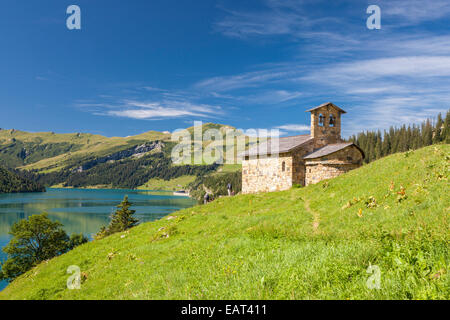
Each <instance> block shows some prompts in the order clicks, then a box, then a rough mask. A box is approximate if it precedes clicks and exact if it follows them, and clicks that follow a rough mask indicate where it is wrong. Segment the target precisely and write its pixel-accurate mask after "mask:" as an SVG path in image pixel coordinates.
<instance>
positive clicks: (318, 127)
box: [306, 102, 346, 149]
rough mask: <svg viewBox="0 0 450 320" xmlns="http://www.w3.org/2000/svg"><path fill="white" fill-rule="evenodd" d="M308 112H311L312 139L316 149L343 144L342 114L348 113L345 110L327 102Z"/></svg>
mask: <svg viewBox="0 0 450 320" xmlns="http://www.w3.org/2000/svg"><path fill="white" fill-rule="evenodd" d="M306 112H311V137H312V138H314V149H318V148H321V147H323V146H326V145H327V144H333V143H339V142H342V139H341V114H343V113H346V112H345V111H344V110H342V109H341V108H339V107H338V106H336V105H334V104H333V103H331V102H327V103H324V104H321V105H320V106H318V107H315V108H312V109H309V110H307V111H306Z"/></svg>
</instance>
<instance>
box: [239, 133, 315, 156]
mask: <svg viewBox="0 0 450 320" xmlns="http://www.w3.org/2000/svg"><path fill="white" fill-rule="evenodd" d="M273 139H274V138H272V139H271V140H273ZM271 140H267V141H266V142H262V143H260V144H259V145H257V146H255V147H253V148H250V149H249V150H247V151H245V152H244V153H243V154H242V155H243V156H256V155H267V154H271V153H277V150H276V144H275V145H274V150H271V147H272V145H271ZM311 140H312V137H311V136H310V135H309V134H303V135H298V136H291V137H283V138H279V139H278V141H279V142H278V153H284V152H289V151H291V150H292V149H295V148H296V147H299V146H300V145H302V144H304V143H306V142H308V141H311Z"/></svg>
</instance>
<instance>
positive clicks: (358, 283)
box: [0, 145, 450, 299]
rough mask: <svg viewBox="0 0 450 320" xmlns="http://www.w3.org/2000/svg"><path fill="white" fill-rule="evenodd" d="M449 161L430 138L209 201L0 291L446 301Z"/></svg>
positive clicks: (85, 249) (76, 253) (30, 295)
mask: <svg viewBox="0 0 450 320" xmlns="http://www.w3.org/2000/svg"><path fill="white" fill-rule="evenodd" d="M449 162H450V146H449V145H438V146H430V147H426V148H423V149H419V150H416V151H410V152H406V153H399V154H394V155H391V156H388V157H386V158H383V159H381V160H378V161H375V162H372V163H370V164H368V165H365V166H363V167H361V168H359V169H357V170H354V171H351V172H349V173H347V174H344V175H342V176H340V177H338V178H336V179H332V180H328V181H323V182H320V183H319V184H316V185H311V186H308V187H306V188H292V189H291V190H288V191H283V192H274V193H265V194H253V195H239V196H235V197H223V198H219V199H217V200H216V201H213V202H211V203H210V204H208V205H202V206H196V207H193V208H189V209H185V210H182V211H178V212H175V213H173V214H172V215H171V216H169V217H166V218H163V219H161V220H159V221H155V222H150V223H145V224H141V225H139V226H137V227H135V228H132V229H130V230H129V231H127V232H123V233H119V234H115V235H112V236H110V237H107V238H105V239H103V240H99V241H93V242H90V243H87V244H84V245H82V246H80V247H77V248H76V249H74V250H73V251H71V252H69V253H67V254H64V255H62V256H59V257H57V258H55V259H52V260H50V261H46V262H44V263H42V264H40V265H38V266H36V267H35V268H34V269H32V270H30V271H29V272H27V273H26V274H24V275H22V276H20V277H19V278H17V279H16V280H15V281H14V282H12V283H11V284H10V285H9V286H8V287H7V288H6V289H5V290H3V291H2V292H0V299H449V298H450V290H449V289H450V288H449V283H450V282H449V275H448V272H449V261H450V256H449V213H450V210H449V209H450V201H449V181H448V178H449ZM71 265H77V266H79V267H80V269H81V282H82V284H81V289H79V290H69V289H67V286H66V282H67V279H68V277H69V276H70V275H69V274H67V268H68V267H69V266H71ZM369 266H376V267H377V268H378V269H377V270H379V276H380V277H379V287H378V288H373V287H370V286H368V285H367V282H368V280H369V282H370V279H371V277H372V278H373V277H374V276H375V274H372V273H368V268H369ZM372 269H373V267H372ZM369 271H370V269H369ZM370 283H372V282H370Z"/></svg>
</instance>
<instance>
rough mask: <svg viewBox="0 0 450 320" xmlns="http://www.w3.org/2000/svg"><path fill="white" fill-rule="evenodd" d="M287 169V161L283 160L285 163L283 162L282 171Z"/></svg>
mask: <svg viewBox="0 0 450 320" xmlns="http://www.w3.org/2000/svg"><path fill="white" fill-rule="evenodd" d="M285 170H286V162H284V161H283V163H282V164H281V171H283V172H284V171H285Z"/></svg>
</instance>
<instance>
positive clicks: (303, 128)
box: [276, 124, 311, 132]
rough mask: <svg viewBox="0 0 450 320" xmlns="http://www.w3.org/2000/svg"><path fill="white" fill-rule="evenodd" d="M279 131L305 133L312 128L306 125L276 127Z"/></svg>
mask: <svg viewBox="0 0 450 320" xmlns="http://www.w3.org/2000/svg"><path fill="white" fill-rule="evenodd" d="M276 128H277V129H281V130H286V131H290V132H292V131H295V132H305V131H310V130H311V126H309V125H305V124H285V125H282V126H278V127H276Z"/></svg>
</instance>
